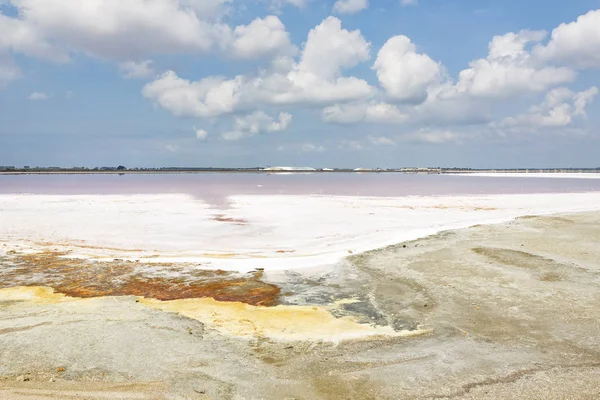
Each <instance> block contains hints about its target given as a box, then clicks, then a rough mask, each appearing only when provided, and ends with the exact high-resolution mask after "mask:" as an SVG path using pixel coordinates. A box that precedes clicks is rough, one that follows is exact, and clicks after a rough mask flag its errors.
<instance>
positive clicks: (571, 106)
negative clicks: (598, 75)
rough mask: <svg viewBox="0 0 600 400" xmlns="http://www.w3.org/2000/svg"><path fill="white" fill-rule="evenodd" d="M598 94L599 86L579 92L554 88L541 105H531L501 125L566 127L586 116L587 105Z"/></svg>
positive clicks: (506, 119)
mask: <svg viewBox="0 0 600 400" xmlns="http://www.w3.org/2000/svg"><path fill="white" fill-rule="evenodd" d="M597 95H598V88H597V87H595V86H593V87H591V88H589V89H587V90H585V91H583V92H579V93H573V92H572V91H570V90H569V89H566V88H557V89H553V90H551V91H550V92H548V94H547V95H546V98H545V99H544V101H543V102H542V104H541V105H539V106H534V107H531V108H530V109H529V111H528V112H527V113H525V114H521V115H518V116H516V117H509V118H505V119H504V120H503V121H502V122H501V123H500V125H499V127H500V128H511V127H530V128H556V127H564V126H567V125H570V124H571V123H572V122H573V119H574V118H575V117H585V116H586V112H585V109H586V107H587V106H588V105H589V104H590V103H591V102H592V101H593V100H594V98H595V97H596V96H597Z"/></svg>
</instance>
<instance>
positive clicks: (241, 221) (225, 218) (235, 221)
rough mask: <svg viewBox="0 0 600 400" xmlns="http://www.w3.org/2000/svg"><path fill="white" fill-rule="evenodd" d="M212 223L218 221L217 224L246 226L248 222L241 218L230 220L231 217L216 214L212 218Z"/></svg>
mask: <svg viewBox="0 0 600 400" xmlns="http://www.w3.org/2000/svg"><path fill="white" fill-rule="evenodd" d="M212 220H213V221H218V222H229V223H232V224H236V225H247V224H248V221H246V220H245V219H242V218H232V217H228V216H226V215H224V214H218V215H215V216H214V217H213V218H212Z"/></svg>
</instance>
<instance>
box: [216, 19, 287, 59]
mask: <svg viewBox="0 0 600 400" xmlns="http://www.w3.org/2000/svg"><path fill="white" fill-rule="evenodd" d="M226 45H227V46H228V50H229V51H230V53H231V55H232V56H233V57H236V58H242V59H249V58H257V57H262V56H265V55H275V54H284V55H292V54H294V53H295V52H296V48H295V46H293V45H292V43H291V42H290V35H289V33H288V32H287V31H286V29H285V25H283V23H282V22H281V20H280V19H279V18H278V17H276V16H273V15H270V16H267V17H265V18H257V19H255V20H254V21H252V22H251V23H250V24H248V25H240V26H238V27H236V28H235V29H234V30H233V34H232V38H231V39H230V43H227V44H226Z"/></svg>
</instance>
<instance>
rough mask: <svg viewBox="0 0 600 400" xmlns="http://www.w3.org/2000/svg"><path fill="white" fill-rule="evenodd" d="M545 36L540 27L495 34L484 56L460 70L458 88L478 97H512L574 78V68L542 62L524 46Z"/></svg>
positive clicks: (545, 88) (544, 88)
mask: <svg viewBox="0 0 600 400" xmlns="http://www.w3.org/2000/svg"><path fill="white" fill-rule="evenodd" d="M545 36H546V33H545V32H541V31H521V32H519V33H512V32H511V33H507V34H505V35H502V36H495V37H494V38H493V39H492V41H491V42H490V45H489V55H488V57H487V58H485V59H479V60H475V61H473V62H471V63H470V68H468V69H465V70H463V71H461V72H460V75H459V81H458V83H457V84H456V87H455V89H456V90H457V91H458V92H459V93H466V94H468V95H471V96H476V97H489V98H498V97H510V96H514V95H518V94H522V93H527V92H534V93H535V92H543V91H546V90H548V89H549V88H551V87H553V86H557V85H560V84H563V83H567V82H571V81H573V80H574V79H575V76H576V75H575V72H574V71H572V70H570V69H568V68H555V67H548V66H540V65H538V63H537V60H536V59H535V57H532V55H531V53H530V52H529V51H528V50H526V49H525V46H526V45H527V44H529V43H537V42H539V41H541V40H542V39H543V38H544V37H545Z"/></svg>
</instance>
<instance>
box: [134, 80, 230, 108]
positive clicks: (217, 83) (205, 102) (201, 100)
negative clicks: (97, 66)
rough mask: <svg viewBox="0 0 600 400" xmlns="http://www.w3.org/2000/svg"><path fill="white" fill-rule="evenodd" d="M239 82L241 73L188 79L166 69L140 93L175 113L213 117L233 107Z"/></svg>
mask: <svg viewBox="0 0 600 400" xmlns="http://www.w3.org/2000/svg"><path fill="white" fill-rule="evenodd" d="M241 84H242V78H241V77H237V78H234V79H224V78H220V77H209V78H205V79H202V80H200V81H197V82H191V81H188V80H185V79H182V78H180V77H179V76H177V74H176V73H175V72H173V71H167V72H165V73H164V74H162V75H161V76H160V77H158V78H157V79H156V80H155V81H153V82H150V83H148V84H147V85H146V86H144V88H143V90H142V94H143V95H144V97H146V98H148V99H150V100H152V101H154V102H155V103H156V104H158V105H160V106H161V107H163V108H165V109H166V110H168V111H170V112H171V113H173V114H174V115H176V116H188V117H204V118H206V117H217V116H219V115H223V114H229V113H232V112H233V111H234V110H235V108H236V106H237V105H238V103H239V101H240V93H239V88H240V86H241Z"/></svg>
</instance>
